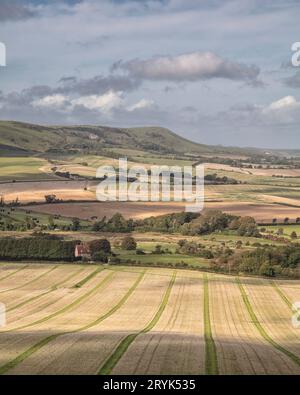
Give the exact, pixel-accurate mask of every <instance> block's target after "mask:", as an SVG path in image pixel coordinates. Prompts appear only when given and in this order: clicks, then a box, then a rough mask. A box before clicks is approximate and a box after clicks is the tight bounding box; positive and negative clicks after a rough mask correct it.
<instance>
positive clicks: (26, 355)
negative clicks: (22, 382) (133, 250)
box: [0, 270, 146, 375]
mask: <svg viewBox="0 0 300 395" xmlns="http://www.w3.org/2000/svg"><path fill="white" fill-rule="evenodd" d="M145 273H146V270H144V271H143V272H141V273H140V275H139V276H138V278H137V279H136V281H135V282H134V284H133V285H132V286H131V287H130V289H129V290H128V291H127V292H126V294H125V295H124V296H123V297H122V298H121V299H120V300H119V302H118V303H117V304H116V305H115V306H114V307H112V308H111V309H110V310H109V311H108V312H107V313H105V314H103V315H101V316H100V317H99V318H97V319H96V320H94V321H92V322H90V323H89V324H87V325H84V326H82V327H80V328H78V329H75V330H73V331H65V332H59V333H56V334H53V335H50V336H48V337H46V338H44V339H42V340H41V341H39V342H38V343H36V344H34V345H33V346H32V347H30V348H28V349H27V350H26V351H24V352H23V353H21V354H19V355H18V356H17V357H16V358H14V359H13V360H11V361H9V362H7V363H6V364H4V365H2V366H0V375H3V374H5V373H6V372H8V371H9V370H11V369H12V368H14V367H16V366H17V365H19V364H20V363H21V362H23V361H24V360H25V359H27V358H29V357H30V356H31V355H32V354H34V353H35V352H37V351H38V350H40V349H41V348H42V347H44V346H45V345H47V344H48V343H50V342H51V341H53V340H55V339H57V338H58V337H60V336H64V335H68V334H73V333H78V332H82V331H85V330H87V329H90V328H92V327H94V326H96V325H98V324H99V323H101V322H102V321H104V320H105V319H107V318H108V317H110V316H111V315H113V314H114V313H115V312H116V311H117V310H119V309H120V308H121V307H122V306H123V305H124V304H125V303H126V301H127V300H128V299H129V297H130V296H131V295H132V294H133V292H134V291H135V289H136V288H137V286H138V285H139V284H140V282H141V281H142V279H143V278H144V276H145ZM113 274H114V273H111V274H110V276H112V275H113ZM107 277H108V276H107ZM107 277H106V278H107Z"/></svg>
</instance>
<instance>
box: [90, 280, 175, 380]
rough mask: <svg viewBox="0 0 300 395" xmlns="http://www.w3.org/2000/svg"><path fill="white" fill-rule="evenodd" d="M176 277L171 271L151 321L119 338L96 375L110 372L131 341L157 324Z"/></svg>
mask: <svg viewBox="0 0 300 395" xmlns="http://www.w3.org/2000/svg"><path fill="white" fill-rule="evenodd" d="M175 279H176V272H174V273H173V275H172V278H171V280H170V282H169V285H168V288H167V289H166V291H165V293H164V296H163V298H162V301H161V303H160V306H159V308H158V310H157V312H156V313H155V315H154V317H153V318H152V319H151V321H150V322H149V323H148V324H147V325H146V326H145V327H144V328H143V329H142V330H141V331H139V332H136V333H131V334H129V335H127V336H126V337H125V338H124V339H122V340H121V342H120V343H119V344H118V345H117V347H116V348H115V350H114V351H113V353H112V354H111V355H110V356H109V357H108V358H107V360H106V361H105V362H104V364H103V365H102V366H101V368H100V369H99V371H98V375H108V374H110V373H111V372H112V370H113V368H114V367H115V366H116V365H117V363H118V362H119V361H120V359H121V358H122V356H123V355H124V353H125V352H126V351H127V349H128V348H129V346H130V345H131V344H132V342H133V341H134V340H135V339H136V338H137V337H138V336H139V335H141V334H144V333H147V332H149V331H151V330H152V329H153V328H154V326H155V325H156V324H157V322H158V321H159V319H160V317H161V316H162V313H163V312H164V310H165V308H166V305H167V303H168V300H169V297H170V294H171V290H172V288H173V285H174V283H175Z"/></svg>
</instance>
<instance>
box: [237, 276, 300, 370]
mask: <svg viewBox="0 0 300 395" xmlns="http://www.w3.org/2000/svg"><path fill="white" fill-rule="evenodd" d="M236 282H237V284H238V287H239V289H240V292H241V295H242V298H243V301H244V303H245V306H246V309H247V311H248V313H249V315H250V318H251V321H252V323H253V324H254V325H255V327H256V329H257V330H258V332H259V333H260V335H261V336H262V337H263V338H264V339H265V340H266V341H267V342H268V343H270V344H271V345H272V346H273V347H274V348H276V350H278V351H280V352H282V353H283V354H285V355H286V356H287V357H289V358H290V359H291V360H292V361H293V362H295V363H296V364H297V365H298V366H300V358H299V357H298V356H297V355H295V354H293V353H292V352H291V351H289V350H287V349H286V348H284V347H283V346H281V345H280V344H278V343H276V342H275V340H273V339H272V338H271V336H270V335H269V334H268V333H267V331H266V330H265V328H264V327H263V326H262V325H261V323H260V322H259V320H258V318H257V316H256V314H255V312H254V310H253V308H252V306H251V303H250V301H249V298H248V296H247V293H246V291H245V288H244V287H243V285H242V282H241V280H240V279H239V278H238V277H237V278H236Z"/></svg>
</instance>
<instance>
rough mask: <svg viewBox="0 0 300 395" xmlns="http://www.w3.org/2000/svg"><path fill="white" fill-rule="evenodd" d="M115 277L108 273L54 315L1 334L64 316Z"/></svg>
mask: <svg viewBox="0 0 300 395" xmlns="http://www.w3.org/2000/svg"><path fill="white" fill-rule="evenodd" d="M114 275H115V273H114V272H112V273H109V274H108V275H107V276H106V277H105V278H104V279H103V280H102V281H101V282H100V283H99V284H98V285H96V286H95V287H94V288H92V289H90V290H89V291H88V292H86V293H85V294H83V295H81V296H80V297H79V298H78V299H75V300H74V301H73V302H72V303H70V304H68V305H67V306H65V307H63V308H62V309H60V310H58V311H56V312H55V313H52V314H50V315H47V316H46V317H43V318H41V319H39V320H37V321H34V322H31V323H30V324H26V325H22V326H18V327H16V328H12V329H8V330H6V331H1V333H7V332H13V331H16V330H20V329H25V328H29V327H32V326H35V325H38V324H42V323H44V322H46V321H49V320H51V319H52V318H54V317H57V316H58V315H60V314H64V313H66V312H67V311H70V310H71V309H72V308H74V307H76V306H78V305H79V304H80V303H82V302H83V301H84V300H86V299H87V298H88V297H90V296H91V295H93V294H94V293H95V292H97V291H98V290H99V289H100V288H102V287H103V286H104V285H105V284H106V283H107V282H108V281H110V280H111V278H112V277H113V276H114Z"/></svg>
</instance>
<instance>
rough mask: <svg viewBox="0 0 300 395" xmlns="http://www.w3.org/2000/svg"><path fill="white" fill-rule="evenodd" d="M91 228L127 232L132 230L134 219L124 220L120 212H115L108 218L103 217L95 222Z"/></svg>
mask: <svg viewBox="0 0 300 395" xmlns="http://www.w3.org/2000/svg"><path fill="white" fill-rule="evenodd" d="M92 229H93V231H95V232H114V233H127V232H132V231H133V230H134V221H133V220H132V219H129V220H126V219H125V218H124V217H123V216H122V214H120V213H116V214H114V215H113V216H112V217H111V218H110V219H107V218H106V217H103V218H102V220H101V221H97V222H95V223H94V224H93V227H92Z"/></svg>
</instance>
